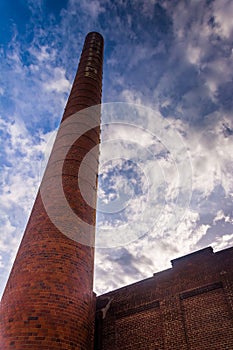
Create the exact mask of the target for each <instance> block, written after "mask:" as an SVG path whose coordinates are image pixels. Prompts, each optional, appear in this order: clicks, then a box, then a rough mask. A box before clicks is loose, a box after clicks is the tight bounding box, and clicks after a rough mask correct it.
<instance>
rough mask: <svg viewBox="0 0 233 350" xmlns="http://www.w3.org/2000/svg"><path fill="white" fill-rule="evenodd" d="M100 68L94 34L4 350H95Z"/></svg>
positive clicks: (31, 239)
mask: <svg viewBox="0 0 233 350" xmlns="http://www.w3.org/2000/svg"><path fill="white" fill-rule="evenodd" d="M102 65H103V38H102V36H101V35H100V34H98V33H96V32H91V33H89V34H88V35H87V37H86V39H85V43H84V47H83V50H82V55H81V59H80V63H79V67H78V71H77V74H76V77H75V80H74V83H73V86H72V90H71V93H70V96H69V99H68V102H67V105H66V108H65V112H64V115H63V118H62V122H61V125H60V128H59V131H58V135H57V138H56V141H55V143H54V146H53V150H52V153H51V156H50V159H49V162H48V165H47V168H46V171H45V175H44V178H43V180H42V183H41V187H40V190H39V192H38V195H37V198H36V200H35V204H34V207H33V209H32V213H31V216H30V219H29V222H28V225H27V227H26V230H25V233H24V236H23V239H22V242H21V245H20V247H19V250H18V253H17V256H16V259H15V262H14V265H13V268H12V271H11V274H10V277H9V280H8V283H7V286H6V288H5V292H4V294H3V297H2V301H1V309H0V348H1V349H4V350H10V349H16V350H26V349H33V350H37V349H38V350H41V349H51V350H56V349H66V350H71V349H83V350H84V349H85V350H89V349H90V350H91V349H93V324H94V309H95V299H94V295H93V265H94V231H95V216H96V215H95V214H96V213H95V204H96V188H97V180H96V179H97V172H98V154H99V151H98V144H99V137H100V109H99V107H92V108H91V109H90V112H87V110H85V108H87V107H91V106H95V105H97V104H100V103H101V93H102ZM80 111H81V112H80ZM77 112H79V113H77ZM96 145H97V146H96ZM95 146H96V147H95ZM92 149H93V150H94V151H93V152H92V153H91V154H90V156H89V158H88V157H87V155H88V154H89V153H90V150H92ZM82 164H83V169H82V173H81V175H80V176H79V175H78V174H79V171H80V169H81V166H82ZM59 184H61V185H62V191H60V192H59V190H58V189H59ZM25 190H26V189H25ZM73 216H74V217H75V220H76V221H75V220H74V218H73ZM62 225H63V226H62Z"/></svg>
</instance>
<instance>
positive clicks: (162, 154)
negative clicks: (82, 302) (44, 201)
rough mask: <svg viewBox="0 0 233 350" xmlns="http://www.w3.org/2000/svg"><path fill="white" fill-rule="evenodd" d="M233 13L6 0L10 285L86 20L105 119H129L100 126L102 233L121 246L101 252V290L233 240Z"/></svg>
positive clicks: (0, 206) (204, 5) (213, 5)
mask: <svg viewBox="0 0 233 350" xmlns="http://www.w3.org/2000/svg"><path fill="white" fill-rule="evenodd" d="M232 17H233V3H232V1H231V0H215V1H214V0H212V1H211V0H206V1H204V0H200V1H199V0H195V1H194V0H193V1H192V0H191V1H166V0H161V1H156V0H146V1H145V0H144V1H143V0H134V1H123V0H117V1H110V0H101V1H100V0H91V1H84V0H81V1H78V0H67V1H63V0H60V1H52V0H48V1H46V0H37V1H35V0H30V1H26V0H15V1H13V0H9V1H5V2H1V4H0V25H1V33H2V35H1V42H0V55H1V60H0V62H1V63H0V65H1V79H0V133H1V142H2V145H1V163H0V166H1V201H0V210H1V219H0V220H1V221H0V223H1V236H0V286H1V287H0V293H1V292H2V290H3V288H4V285H5V283H6V280H7V277H8V275H9V271H10V268H11V266H12V263H13V261H14V257H15V254H16V251H17V248H18V245H19V243H20V240H21V237H22V234H23V231H24V227H25V225H26V222H27V219H28V216H29V214H30V209H31V207H32V205H33V201H34V197H35V195H36V192H37V190H38V186H39V183H40V179H41V175H42V173H43V168H44V164H45V160H46V157H47V156H48V154H49V152H50V149H51V144H52V142H53V139H54V136H55V133H56V129H57V127H58V125H59V122H60V119H61V116H62V112H63V109H64V106H65V103H66V99H67V97H68V94H69V91H70V88H71V85H72V81H73V78H74V75H75V72H76V69H77V65H78V60H79V56H80V53H81V49H82V45H83V41H84V38H85V35H86V34H87V33H88V32H89V31H99V32H100V33H102V35H103V36H104V39H105V58H104V80H103V102H104V103H107V104H108V105H106V107H105V109H104V111H106V112H104V113H103V119H104V121H107V122H109V119H108V118H109V115H108V113H109V110H110V109H111V108H112V109H113V110H114V111H115V112H116V114H117V115H118V117H119V115H120V116H121V117H122V114H124V113H125V116H126V117H124V118H123V119H121V117H119V120H118V121H119V123H118V124H117V125H115V124H114V122H116V119H117V117H116V118H115V119H114V118H113V119H112V120H111V118H110V122H111V123H110V125H108V126H105V127H103V130H102V141H103V146H102V149H101V168H100V176H99V178H100V186H99V208H100V209H101V210H100V212H99V213H98V232H100V235H101V232H104V231H103V230H104V229H106V230H107V231H106V232H108V234H109V235H110V236H111V237H114V239H113V241H114V244H112V246H111V245H110V246H109V244H107V246H108V247H107V248H104V249H103V248H101V244H100V248H98V249H96V271H95V277H96V278H95V290H96V291H97V293H98V294H100V293H103V292H105V291H107V290H111V289H114V288H117V287H120V286H123V285H125V284H128V283H131V282H134V281H136V280H140V279H143V278H146V277H149V276H151V275H152V274H153V273H154V272H156V271H159V270H161V269H165V268H168V267H170V260H171V259H173V258H175V257H178V256H181V255H183V254H187V253H189V252H192V251H194V250H197V249H201V248H203V247H205V246H209V245H211V246H212V247H213V248H214V249H215V250H220V249H224V248H227V247H229V246H232V243H233V204H232V198H233V179H232V171H233V159H232V154H233V120H232V119H233V118H232V116H233V100H232V95H233V46H232V41H233V40H232V39H233V22H232ZM116 102H122V103H124V104H120V105H119V104H116ZM128 104H130V106H131V107H132V106H133V107H132V108H133V109H132V110H131V109H130V108H131V107H129V105H128ZM119 106H121V107H119ZM121 108H123V109H121ZM126 122H127V123H128V124H129V125H128V126H126V125H125V123H126ZM109 135H111V136H109ZM115 150H118V151H117V152H115ZM135 150H136V153H135ZM113 151H114V152H115V153H114V152H113ZM133 151H134V153H133ZM135 154H136V155H135ZM116 203H118V204H119V203H120V205H122V207H121V210H120V211H118V212H117V213H114V214H112V212H111V208H112V207H114V206H115V207H116ZM118 204H117V205H118ZM107 206H109V208H110V209H106V207H107ZM103 208H104V210H106V212H105V213H103ZM109 212H111V213H109ZM134 229H135V231H134ZM103 245H104V244H103Z"/></svg>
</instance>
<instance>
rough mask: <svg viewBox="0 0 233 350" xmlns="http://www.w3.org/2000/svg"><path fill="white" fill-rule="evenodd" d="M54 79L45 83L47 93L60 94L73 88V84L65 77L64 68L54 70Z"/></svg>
mask: <svg viewBox="0 0 233 350" xmlns="http://www.w3.org/2000/svg"><path fill="white" fill-rule="evenodd" d="M53 74H54V75H53V78H52V79H50V80H48V81H46V82H44V84H43V85H44V88H45V90H47V91H56V92H58V93H63V92H68V91H69V90H70V88H71V83H70V82H69V80H67V78H66V76H65V70H64V69H63V68H58V67H56V68H54V71H53Z"/></svg>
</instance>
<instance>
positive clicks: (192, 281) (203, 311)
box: [95, 247, 233, 350]
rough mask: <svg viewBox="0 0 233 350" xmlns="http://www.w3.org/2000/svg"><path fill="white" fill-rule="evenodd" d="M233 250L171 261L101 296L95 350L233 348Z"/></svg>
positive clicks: (205, 349)
mask: <svg viewBox="0 0 233 350" xmlns="http://www.w3.org/2000/svg"><path fill="white" fill-rule="evenodd" d="M232 282H233V248H230V249H226V250H223V251H220V252H217V253H213V250H212V248H211V247H208V248H206V249H203V250H200V251H197V252H195V253H192V254H189V255H187V256H184V257H181V258H178V259H175V260H173V261H172V268H171V269H168V270H165V271H162V272H159V273H156V274H154V276H153V277H152V278H148V279H146V280H143V281H140V282H138V283H134V284H132V285H129V286H126V287H123V288H121V289H118V290H116V291H113V292H110V293H107V294H104V295H101V296H99V297H97V310H96V335H95V337H96V342H95V349H96V350H100V349H101V350H133V349H145V350H147V349H148V350H149V349H153V350H209V349H214V350H231V349H233V308H232V302H233V284H232Z"/></svg>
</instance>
